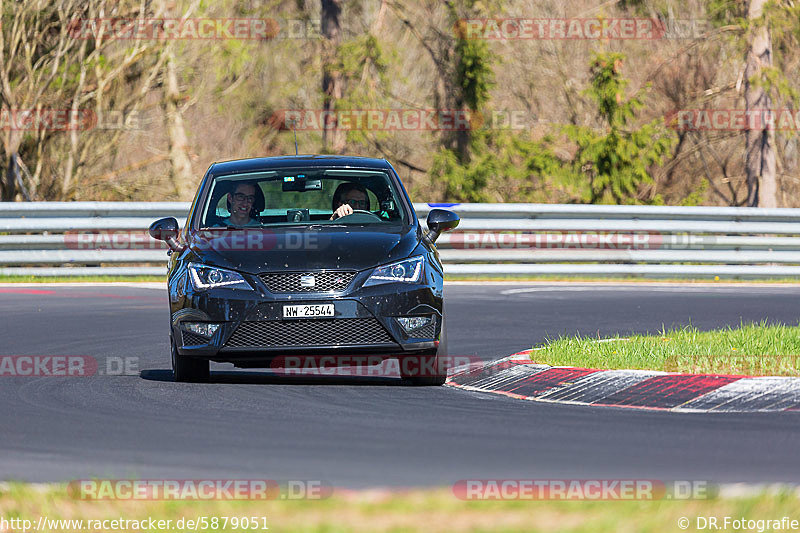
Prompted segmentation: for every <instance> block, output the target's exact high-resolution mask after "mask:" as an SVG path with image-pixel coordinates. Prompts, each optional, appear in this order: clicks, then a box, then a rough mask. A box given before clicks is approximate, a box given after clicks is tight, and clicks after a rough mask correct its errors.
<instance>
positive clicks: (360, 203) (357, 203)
mask: <svg viewBox="0 0 800 533" xmlns="http://www.w3.org/2000/svg"><path fill="white" fill-rule="evenodd" d="M344 203H346V204H348V205H350V207H352V208H353V209H364V208H365V207H369V200H345V202H344Z"/></svg>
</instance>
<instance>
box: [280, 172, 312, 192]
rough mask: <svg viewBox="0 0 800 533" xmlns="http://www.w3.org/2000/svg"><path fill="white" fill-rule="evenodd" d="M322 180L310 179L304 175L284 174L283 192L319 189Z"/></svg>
mask: <svg viewBox="0 0 800 533" xmlns="http://www.w3.org/2000/svg"><path fill="white" fill-rule="evenodd" d="M321 190H322V180H310V179H306V177H305V176H303V175H299V176H284V177H283V192H303V191H321Z"/></svg>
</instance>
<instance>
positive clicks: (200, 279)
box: [189, 263, 253, 290]
mask: <svg viewBox="0 0 800 533" xmlns="http://www.w3.org/2000/svg"><path fill="white" fill-rule="evenodd" d="M189 275H190V277H191V278H192V285H194V288H195V289H199V290H204V289H215V288H217V287H227V288H229V289H249V290H253V287H252V286H251V285H250V284H249V283H247V281H246V280H245V279H244V278H243V277H242V275H241V274H239V273H238V272H234V271H233V270H228V269H225V268H219V267H212V266H206V265H201V264H198V263H189Z"/></svg>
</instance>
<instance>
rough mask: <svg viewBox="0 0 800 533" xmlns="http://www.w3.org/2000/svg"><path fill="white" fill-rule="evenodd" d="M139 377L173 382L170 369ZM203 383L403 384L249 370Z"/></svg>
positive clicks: (217, 375) (369, 378)
mask: <svg viewBox="0 0 800 533" xmlns="http://www.w3.org/2000/svg"><path fill="white" fill-rule="evenodd" d="M139 377H140V378H142V379H146V380H148V381H160V382H170V383H173V382H174V380H173V379H172V370H169V369H151V370H142V371H141V372H139ZM203 383H204V384H230V385H234V384H236V385H334V386H337V385H338V386H345V385H346V386H353V385H359V386H382V387H386V386H390V387H400V386H405V383H404V382H403V381H402V380H401V379H400V378H392V377H383V376H335V375H324V376H297V375H292V376H287V375H276V374H271V373H269V372H252V371H249V370H237V371H225V370H222V371H219V370H214V371H212V372H211V377H210V378H209V380H208V381H205V382H203Z"/></svg>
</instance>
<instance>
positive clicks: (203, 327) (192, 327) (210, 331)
mask: <svg viewBox="0 0 800 533" xmlns="http://www.w3.org/2000/svg"><path fill="white" fill-rule="evenodd" d="M181 327H183V329H184V330H186V331H188V332H190V333H194V334H195V335H200V336H201V337H205V338H206V339H210V338H211V337H212V336H213V335H214V333H216V332H217V330H218V329H219V324H213V323H211V322H182V323H181Z"/></svg>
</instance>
